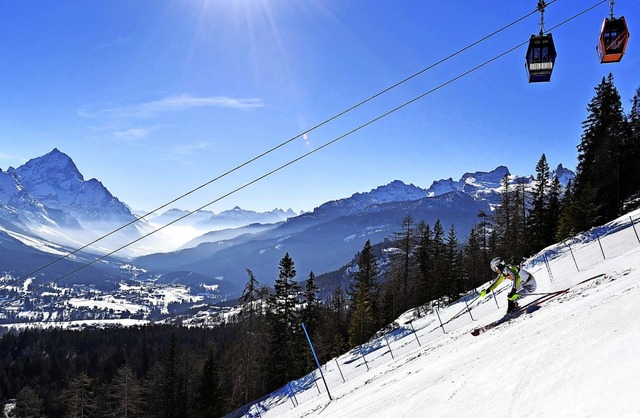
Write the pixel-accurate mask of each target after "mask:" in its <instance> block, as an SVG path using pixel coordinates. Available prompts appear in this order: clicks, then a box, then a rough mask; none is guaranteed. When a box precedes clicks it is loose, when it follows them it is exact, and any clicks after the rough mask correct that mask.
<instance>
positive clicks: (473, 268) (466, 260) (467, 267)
mask: <svg viewBox="0 0 640 418" xmlns="http://www.w3.org/2000/svg"><path fill="white" fill-rule="evenodd" d="M477 230H478V226H475V227H473V228H471V231H470V232H469V237H468V239H467V244H466V245H465V246H464V250H463V265H464V271H465V272H466V276H467V277H468V278H469V286H470V287H474V288H475V287H478V286H480V285H481V284H482V283H484V282H485V281H486V280H485V279H486V277H485V276H486V274H485V270H487V268H486V264H485V262H484V260H483V252H484V251H483V248H482V242H481V238H480V236H479V234H478V232H477Z"/></svg>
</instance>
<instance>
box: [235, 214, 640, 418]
mask: <svg viewBox="0 0 640 418" xmlns="http://www.w3.org/2000/svg"><path fill="white" fill-rule="evenodd" d="M630 215H631V216H629V215H626V216H625V217H621V218H620V219H619V220H617V221H615V222H612V223H611V224H609V227H608V229H609V231H610V232H609V233H608V234H607V235H604V236H602V237H601V238H600V243H601V244H602V249H601V248H600V243H599V242H598V241H597V240H595V239H593V237H592V239H583V240H580V239H576V240H575V242H576V243H577V244H575V243H574V244H572V247H573V248H575V250H574V253H573V256H575V258H576V262H575V263H574V260H573V256H572V254H571V253H570V252H569V251H568V250H566V251H564V252H563V253H562V254H560V249H561V247H562V246H563V244H560V245H558V246H556V247H557V248H555V249H554V248H550V249H548V251H550V250H555V251H556V253H557V254H558V256H556V257H555V258H554V259H553V260H552V261H550V270H551V272H552V276H550V275H549V274H548V270H547V267H546V265H545V264H544V262H541V261H537V260H542V258H538V259H532V260H530V263H528V264H527V265H526V268H527V269H528V270H529V271H530V272H532V273H533V274H534V276H535V277H536V280H537V282H538V289H537V290H536V292H540V293H542V292H552V291H557V290H563V289H566V288H569V291H567V292H566V293H565V294H563V295H561V296H559V297H557V298H555V299H553V300H551V301H549V302H548V303H545V304H544V305H542V307H541V309H540V310H538V311H536V312H534V313H532V314H525V315H522V316H520V317H518V318H515V319H513V320H511V321H509V322H507V323H505V324H502V325H500V326H498V327H496V328H494V329H492V330H489V331H487V332H486V333H484V334H481V335H480V336H478V337H473V336H471V335H470V331H471V330H472V329H474V328H476V327H478V326H480V325H485V324H487V323H489V322H491V321H494V320H496V319H498V318H500V317H501V316H502V315H503V314H504V310H505V307H506V297H505V294H506V292H505V291H504V290H506V288H505V287H504V286H503V287H502V288H501V289H500V291H499V292H497V299H495V300H494V299H493V298H491V297H490V298H485V299H482V300H481V299H474V297H473V296H474V295H470V297H469V301H468V303H469V304H470V306H471V312H472V315H473V320H472V319H471V316H470V315H469V314H468V312H466V307H465V304H464V303H463V302H461V301H459V302H458V303H456V304H453V305H451V306H449V307H447V308H444V309H442V310H441V311H440V312H439V314H440V316H441V319H442V322H444V323H445V326H444V328H445V331H446V333H444V332H443V330H442V329H441V327H440V325H439V321H438V318H437V317H436V316H435V315H434V314H433V313H432V314H428V315H426V316H422V317H420V318H414V315H413V312H412V311H411V312H407V313H406V314H405V315H403V316H402V317H400V318H399V319H398V320H397V321H396V322H397V325H398V326H397V327H396V328H395V329H394V330H393V331H391V332H389V333H388V334H387V335H386V339H385V338H382V337H381V338H378V339H375V340H372V341H370V342H369V343H368V344H366V345H364V346H362V347H360V348H358V349H354V350H352V351H351V352H349V353H347V354H344V355H343V356H341V357H339V358H337V359H333V360H331V361H330V362H328V363H327V364H325V365H324V366H323V374H324V376H325V378H326V379H327V384H328V387H329V390H330V392H331V397H332V400H331V401H329V397H328V395H327V393H326V390H325V388H324V385H323V383H322V381H321V380H320V376H319V374H318V373H317V371H316V372H315V373H314V374H312V375H309V376H307V377H305V378H302V379H300V380H298V381H296V382H292V383H291V384H290V388H291V389H292V390H294V391H295V392H296V393H295V400H294V399H292V398H290V397H289V396H291V395H289V394H287V393H286V391H282V392H279V393H274V394H272V396H271V397H270V398H268V399H266V400H264V401H262V402H261V403H259V404H257V405H253V406H252V408H251V409H250V410H249V413H248V414H246V415H245V416H258V414H259V416H261V417H276V416H277V417H311V416H331V417H368V418H370V417H403V416H406V417H409V416H410V417H414V416H470V415H473V416H474V417H475V416H479V417H510V416H522V415H525V416H536V417H537V416H539V417H548V416H639V415H640V399H638V397H637V396H636V395H637V375H638V373H640V358H638V356H637V353H636V350H637V347H638V346H640V321H637V320H636V318H637V316H638V314H639V313H640V306H639V305H638V303H637V301H638V300H639V298H640V243H639V238H638V235H637V234H638V232H639V231H638V229H639V228H640V227H639V225H638V218H640V211H635V212H634V213H632V214H630ZM630 220H631V222H629V221H630ZM625 223H626V225H625V227H618V228H615V227H614V226H619V225H621V224H625ZM602 230H607V227H604V228H602ZM585 235H587V236H588V235H589V234H585ZM603 253H608V255H607V256H606V259H603V256H602V255H600V254H603ZM589 259H590V260H589ZM593 259H598V260H599V261H597V262H594V261H593ZM589 261H591V264H590V265H589V266H588V267H587V268H580V271H578V269H577V268H576V265H575V264H576V263H578V265H580V263H586V262H589ZM600 274H602V276H601V277H597V278H594V277H595V276H598V275H600ZM590 278H593V279H592V280H587V279H590ZM583 281H585V282H584V283H582V284H580V283H581V282H583ZM505 286H508V284H506V285H505ZM533 298H534V297H533V296H530V297H529V298H525V299H523V301H522V304H525V303H527V302H529V301H531V300H533ZM497 304H499V305H500V308H498V307H497ZM452 318H455V319H453V320H451V319H452ZM414 329H415V334H414V333H413V330H414ZM387 341H388V344H389V345H387ZM391 353H393V357H392V355H391ZM364 358H366V364H365V362H364V360H363V359H364ZM338 365H339V367H340V369H338ZM342 376H344V378H345V381H343V380H342ZM316 379H318V381H317V383H316V382H314V381H315V380H316ZM319 392H321V393H320V394H319ZM294 405H295V406H294ZM258 411H259V412H258Z"/></svg>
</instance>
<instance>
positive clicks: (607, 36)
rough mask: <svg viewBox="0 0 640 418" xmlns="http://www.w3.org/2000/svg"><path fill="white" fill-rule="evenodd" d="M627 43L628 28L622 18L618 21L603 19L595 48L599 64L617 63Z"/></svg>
mask: <svg viewBox="0 0 640 418" xmlns="http://www.w3.org/2000/svg"><path fill="white" fill-rule="evenodd" d="M627 41H629V28H627V22H626V21H625V20H624V16H622V17H620V18H619V19H615V18H613V17H612V18H608V17H607V18H605V19H604V22H602V29H601V30H600V39H599V41H598V45H597V46H596V50H597V52H598V57H599V58H600V63H602V64H604V63H608V62H619V61H620V60H621V59H622V56H623V55H624V52H625V50H626V49H627Z"/></svg>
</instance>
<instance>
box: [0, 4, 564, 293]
mask: <svg viewBox="0 0 640 418" xmlns="http://www.w3.org/2000/svg"><path fill="white" fill-rule="evenodd" d="M556 1H557V0H552V1H551V2H549V4H552V3H555V2H556ZM537 11H538V9H537V8H536V9H535V10H533V11H532V12H530V13H528V14H526V15H525V16H522V17H520V18H518V19H516V20H514V21H513V22H511V23H509V24H507V25H505V26H503V27H501V28H500V29H497V30H495V31H493V32H491V33H490V34H489V35H486V36H484V37H482V38H480V39H479V40H477V41H475V42H473V43H471V44H469V45H467V46H466V47H464V48H462V49H460V50H458V51H456V52H454V53H452V54H450V55H448V56H446V57H445V58H442V59H440V60H439V61H436V62H435V63H433V64H431V65H429V66H428V67H425V68H423V69H422V70H420V71H418V72H416V73H414V74H412V75H410V76H408V77H406V78H404V79H402V80H400V81H398V82H397V83H395V84H393V85H391V86H389V87H387V88H385V89H384V90H381V91H380V92H378V93H376V94H374V95H372V96H370V97H368V98H366V99H364V100H362V101H360V102H359V103H357V104H355V105H353V106H351V107H349V108H347V109H345V110H343V111H341V112H339V113H337V114H336V115H334V116H332V117H330V118H328V119H326V120H324V121H322V122H320V123H318V124H316V125H315V126H313V127H311V128H309V129H307V130H306V131H304V132H301V133H300V134H298V135H296V136H294V137H292V138H290V139H288V140H286V141H284V142H282V143H280V144H278V145H276V146H274V147H272V148H270V149H268V150H266V151H264V152H262V153H260V154H258V155H256V156H255V157H253V158H251V159H249V160H247V161H245V162H244V163H242V164H240V165H238V166H236V167H234V168H232V169H230V170H228V171H226V172H224V173H222V174H220V175H218V176H217V177H215V178H213V179H211V180H209V181H207V182H205V183H203V184H201V185H200V186H197V187H195V188H194V189H191V190H189V191H188V192H186V193H183V194H182V195H180V196H178V197H176V198H175V199H173V200H171V201H169V202H167V203H165V204H163V205H162V206H159V207H157V208H155V209H152V210H150V211H149V212H148V213H146V214H144V215H142V216H139V217H136V219H134V220H132V221H130V222H128V223H126V224H124V225H122V226H120V227H118V228H116V229H114V230H113V231H111V232H108V233H107V234H104V235H102V236H100V237H98V238H96V239H94V240H93V241H91V242H89V243H87V244H84V245H83V246H81V247H79V248H77V249H75V250H73V251H70V252H68V253H66V254H64V255H62V256H60V257H58V258H57V259H54V260H53V261H51V262H49V263H47V264H45V265H43V266H42V267H40V268H38V269H36V270H33V271H31V272H29V273H27V274H23V275H22V276H20V277H19V278H17V279H14V280H12V281H10V282H8V283H5V284H4V285H3V286H11V285H13V284H15V283H17V282H19V281H21V280H24V279H27V278H28V277H30V276H33V275H34V274H36V273H39V272H40V271H42V270H44V269H46V268H48V267H50V266H52V265H54V264H56V263H58V262H60V261H62V260H64V259H66V258H68V257H69V256H71V255H74V254H77V253H78V252H80V251H82V250H84V249H86V248H88V247H90V246H91V245H93V244H96V243H97V242H99V241H102V240H103V239H105V238H108V237H110V236H111V235H113V234H115V233H117V232H120V231H122V230H123V229H125V228H127V227H129V226H131V225H133V224H135V223H137V222H138V221H140V220H142V219H145V218H146V217H147V216H149V215H150V214H152V213H154V212H157V211H159V210H162V209H164V208H166V207H167V206H169V205H172V204H174V203H176V202H177V201H179V200H181V199H183V198H185V197H187V196H189V195H191V194H193V193H195V192H197V191H198V190H201V189H203V188H205V187H207V186H209V185H210V184H212V183H214V182H216V181H218V180H220V179H222V178H224V177H226V176H228V175H230V174H232V173H234V172H236V171H238V170H240V169H241V168H243V167H245V166H247V165H249V164H251V163H253V162H255V161H257V160H259V159H260V158H262V157H265V156H266V155H268V154H270V153H272V152H274V151H276V150H278V149H280V148H282V147H284V146H285V145H288V144H289V143H291V142H293V141H295V140H296V139H298V138H300V137H303V136H304V135H306V134H308V133H310V132H312V131H314V130H316V129H318V128H320V127H322V126H324V125H326V124H328V123H330V122H332V121H334V120H336V119H338V118H340V117H342V116H344V115H345V114H347V113H349V112H351V111H353V110H355V109H356V108H358V107H360V106H363V105H364V104H366V103H368V102H370V101H372V100H374V99H376V98H378V97H380V96H382V95H384V94H385V93H388V92H389V91H391V90H393V89H395V88H396V87H399V86H400V85H402V84H404V83H406V82H408V81H410V80H412V79H414V78H416V77H418V76H419V75H421V74H423V73H425V72H427V71H429V70H431V69H433V68H434V67H436V66H438V65H440V64H442V63H444V62H445V61H448V60H449V59H451V58H453V57H455V56H457V55H460V54H461V53H463V52H465V51H467V50H468V49H471V48H473V47H474V46H476V45H478V44H480V43H482V42H484V41H486V40H487V39H489V38H491V37H493V36H495V35H497V34H498V33H500V32H502V31H504V30H506V29H508V28H510V27H511V26H514V25H516V24H518V23H520V22H521V21H523V20H524V19H526V18H528V17H529V16H531V15H533V14H535V13H536V12H537Z"/></svg>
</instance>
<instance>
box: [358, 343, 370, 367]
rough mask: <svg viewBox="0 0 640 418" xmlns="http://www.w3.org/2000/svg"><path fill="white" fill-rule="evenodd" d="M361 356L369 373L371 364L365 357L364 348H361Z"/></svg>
mask: <svg viewBox="0 0 640 418" xmlns="http://www.w3.org/2000/svg"><path fill="white" fill-rule="evenodd" d="M360 355H361V356H362V360H364V365H365V366H367V371H369V363H367V358H366V357H365V356H364V353H363V352H362V346H360Z"/></svg>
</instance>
